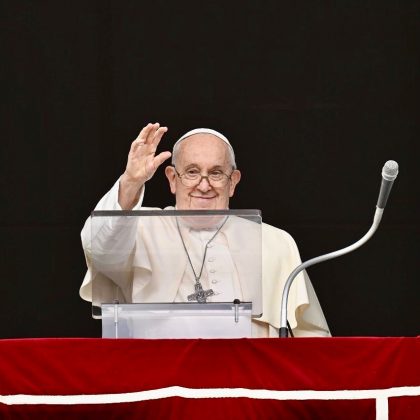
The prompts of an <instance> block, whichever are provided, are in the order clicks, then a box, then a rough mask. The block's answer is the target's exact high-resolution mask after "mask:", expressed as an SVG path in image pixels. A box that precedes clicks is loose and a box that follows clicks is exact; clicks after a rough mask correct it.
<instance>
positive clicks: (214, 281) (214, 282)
mask: <svg viewBox="0 0 420 420" xmlns="http://www.w3.org/2000/svg"><path fill="white" fill-rule="evenodd" d="M211 282H212V283H213V284H217V283H219V282H218V281H217V280H212V281H211Z"/></svg>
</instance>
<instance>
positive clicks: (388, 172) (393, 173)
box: [382, 160, 398, 181]
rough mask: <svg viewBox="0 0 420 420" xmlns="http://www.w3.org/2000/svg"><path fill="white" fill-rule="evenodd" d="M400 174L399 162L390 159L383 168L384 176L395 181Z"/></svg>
mask: <svg viewBox="0 0 420 420" xmlns="http://www.w3.org/2000/svg"><path fill="white" fill-rule="evenodd" d="M397 175H398V163H397V162H395V160H388V161H387V162H385V165H384V167H383V169H382V177H383V178H384V179H386V180H387V181H394V179H395V178H396V177H397Z"/></svg>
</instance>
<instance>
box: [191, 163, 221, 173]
mask: <svg viewBox="0 0 420 420" xmlns="http://www.w3.org/2000/svg"><path fill="white" fill-rule="evenodd" d="M191 168H197V169H201V168H200V166H199V165H197V164H196V163H190V164H189V165H187V166H186V167H185V168H184V171H187V170H188V169H191ZM214 170H221V171H223V170H224V168H223V166H222V165H215V166H212V167H211V168H210V169H209V172H211V171H214Z"/></svg>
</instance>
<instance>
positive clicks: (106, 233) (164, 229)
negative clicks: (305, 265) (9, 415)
mask: <svg viewBox="0 0 420 420" xmlns="http://www.w3.org/2000/svg"><path fill="white" fill-rule="evenodd" d="M118 188H119V181H117V182H116V183H115V184H114V186H113V187H112V188H111V190H110V191H109V192H108V193H107V194H106V195H105V196H104V197H103V198H102V199H101V200H100V201H99V203H98V204H97V206H96V208H95V210H121V207H120V206H119V204H118ZM143 195H144V188H143V191H142V194H141V198H140V200H139V203H138V204H137V206H136V207H135V208H134V209H133V210H145V209H146V208H144V207H141V204H142V201H143ZM167 209H170V210H173V209H174V208H173V207H168V208H167ZM147 210H153V209H151V208H147ZM155 210H157V209H155ZM107 219H108V221H107V222H106V223H105V225H101V226H100V227H98V229H97V232H95V229H96V228H97V227H96V226H93V227H92V222H91V218H90V217H89V218H88V220H87V221H86V223H85V226H84V227H83V230H82V233H81V236H82V244H83V249H84V251H85V256H86V263H87V267H88V270H87V273H86V276H85V278H84V281H83V284H82V286H81V288H80V296H81V297H82V298H83V299H85V300H87V301H92V295H93V292H92V284H93V276H96V277H95V285H97V284H100V290H98V289H97V288H96V286H95V292H94V297H95V299H96V298H97V299H98V301H100V302H112V301H113V300H114V299H115V298H117V299H118V300H119V301H120V302H183V301H184V302H185V301H187V296H188V295H189V294H191V293H193V291H194V287H193V286H194V282H195V278H194V275H193V272H192V269H191V265H190V263H189V261H188V258H187V256H186V253H185V250H184V249H183V245H182V242H180V232H179V231H178V228H177V226H176V225H175V224H174V223H173V218H165V217H164V218H160V219H166V220H167V221H168V222H165V223H162V222H159V218H144V220H145V221H146V222H145V223H144V222H142V224H141V225H140V226H139V225H137V224H136V225H135V227H134V228H133V226H130V224H129V223H128V224H127V218H124V219H121V220H123V221H124V223H123V224H122V225H120V226H118V224H119V218H118V217H115V218H107ZM135 219H137V218H133V220H135ZM171 221H172V222H171ZM244 223H245V224H246V223H248V224H252V223H251V222H247V221H242V222H240V223H239V227H238V224H237V223H230V221H229V220H228V221H227V222H226V223H225V225H224V226H223V229H222V230H221V231H220V232H219V233H218V234H217V235H216V236H215V238H214V240H213V241H212V242H211V246H210V247H208V249H207V254H206V259H205V260H204V261H203V259H202V258H203V249H204V247H205V245H206V243H207V242H208V240H209V239H210V238H211V237H212V236H213V235H214V230H212V229H207V230H202V229H200V230H199V231H198V230H197V231H194V229H192V228H191V227H188V226H182V225H181V226H180V231H181V232H183V236H184V237H185V238H188V239H186V240H185V244H186V246H187V249H188V253H189V254H190V259H191V263H192V266H193V267H194V270H195V271H196V274H198V273H199V272H200V269H201V264H203V275H202V277H201V279H200V281H201V283H202V285H203V288H204V289H208V288H211V289H212V290H213V291H214V292H215V296H214V297H213V298H208V301H212V299H213V301H217V302H232V301H233V299H234V298H239V299H240V300H242V301H247V300H248V301H249V299H250V296H251V297H252V296H255V295H256V293H258V292H256V291H255V287H257V286H259V285H255V284H254V283H253V282H252V281H251V280H250V279H252V275H250V274H249V273H252V271H253V270H255V267H252V266H251V265H250V264H255V259H252V258H249V256H247V254H246V252H244V243H245V241H246V240H249V229H241V224H244ZM116 230H117V231H118V232H119V233H118V237H117V238H116V237H115V235H113V232H115V231H116ZM124 230H126V232H124ZM187 232H188V234H187ZM245 232H246V233H245ZM251 234H252V233H251ZM98 235H99V236H101V235H102V237H99V236H98ZM243 235H247V236H243ZM92 236H95V237H96V239H95V244H97V243H100V244H104V249H105V248H108V245H107V244H106V242H112V247H113V248H114V249H118V248H119V247H120V248H121V249H127V247H128V248H130V249H132V250H133V252H131V254H130V256H129V257H128V258H123V259H121V260H120V261H117V260H115V261H112V260H109V258H107V262H106V264H107V265H108V266H109V267H111V266H112V267H113V268H112V270H110V271H107V269H106V267H105V266H104V267H102V269H101V270H95V271H94V272H93V270H92V265H93V264H92V263H93V260H94V259H95V267H98V259H97V258H95V253H96V252H97V251H98V250H97V249H95V250H92V243H91V242H92ZM261 236H262V240H261V241H260V242H261V248H262V267H259V269H260V272H261V269H262V289H263V292H262V314H263V315H262V317H260V318H258V319H254V320H253V324H252V335H253V336H254V337H278V328H279V326H280V307H281V297H282V292H283V288H284V284H285V282H286V280H287V278H288V276H289V274H290V273H291V272H292V271H293V270H294V269H295V268H296V267H297V266H298V265H299V264H300V263H301V260H300V256H299V251H298V249H297V246H296V243H295V241H294V240H293V238H292V237H291V236H290V235H289V234H288V233H287V232H285V231H283V230H280V229H277V228H275V227H273V226H270V225H267V224H265V223H263V224H262V235H261ZM98 238H99V240H98ZM162 238H166V239H165V244H164V245H162V242H159V241H162ZM168 238H169V239H168ZM256 240H258V239H256ZM119 242H120V243H119ZM95 246H96V245H95ZM162 246H164V247H166V248H168V247H170V248H171V247H172V251H171V252H169V253H166V257H165V258H166V259H165V264H162V261H161V260H160V261H159V260H158V259H157V258H156V257H157V256H158V255H159V252H157V251H156V250H158V249H159V248H161V247H162ZM122 254H125V253H124V252H123V253H122ZM125 255H126V254H125ZM171 255H172V257H171ZM114 258H117V259H118V255H117V256H116V257H114ZM118 264H122V265H124V266H125V267H123V266H120V267H119V268H118V269H115V267H116V266H117V265H118ZM99 277H100V278H99ZM98 280H99V281H98ZM287 313H288V321H289V323H290V326H291V328H292V330H293V333H294V335H295V336H296V337H299V336H300V337H305V336H330V332H329V328H328V325H327V322H326V320H325V317H324V314H323V312H322V309H321V306H320V304H319V301H318V299H317V296H316V294H315V291H314V289H313V287H312V284H311V282H310V280H309V277H308V276H307V274H306V272H302V273H300V274H299V275H298V276H297V277H296V278H295V280H294V282H293V284H292V286H291V288H290V293H289V299H288V311H287Z"/></svg>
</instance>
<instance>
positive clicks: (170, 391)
mask: <svg viewBox="0 0 420 420" xmlns="http://www.w3.org/2000/svg"><path fill="white" fill-rule="evenodd" d="M404 396H420V386H405V387H394V388H386V389H365V390H335V391H313V390H297V391H275V390H268V389H249V388H198V389H197V388H185V387H181V386H171V387H167V388H158V389H151V390H147V391H139V392H129V393H122V394H82V395H27V394H16V395H0V403H1V404H6V405H37V404H47V405H81V404H117V403H132V402H142V401H150V400H159V399H163V398H171V397H181V398H193V399H199V398H251V399H258V400H279V401H286V400H301V401H303V400H366V399H374V400H376V419H377V420H386V419H388V398H391V397H404Z"/></svg>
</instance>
